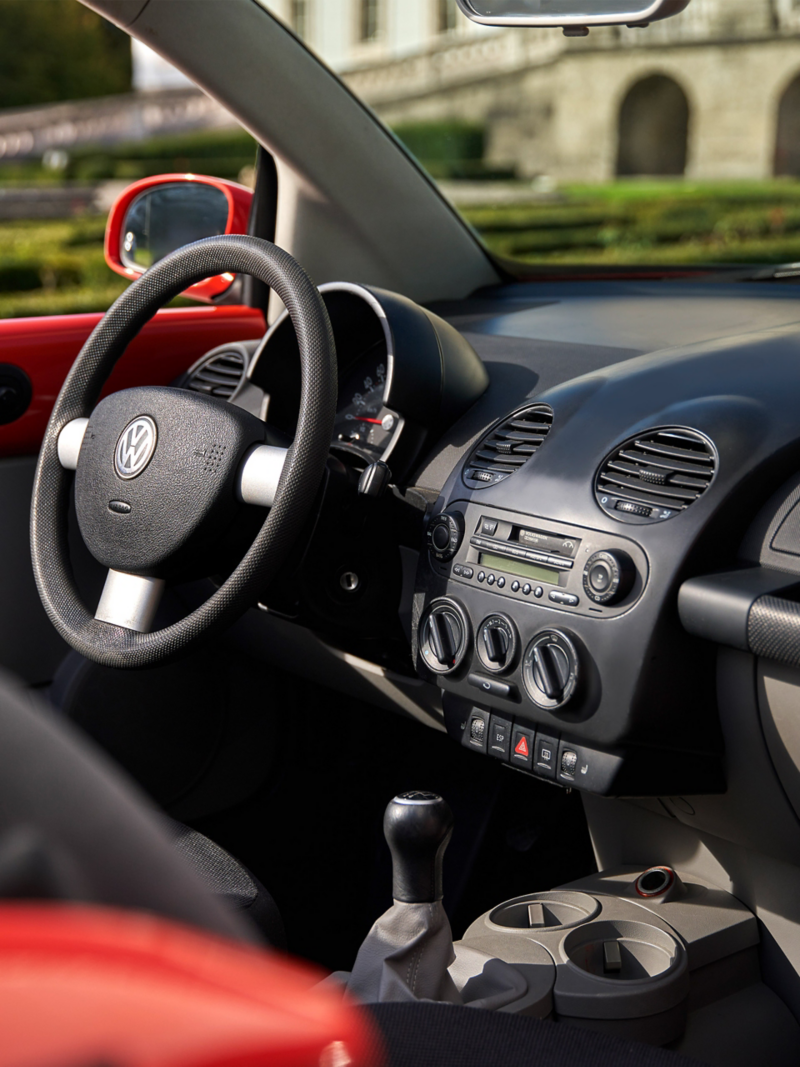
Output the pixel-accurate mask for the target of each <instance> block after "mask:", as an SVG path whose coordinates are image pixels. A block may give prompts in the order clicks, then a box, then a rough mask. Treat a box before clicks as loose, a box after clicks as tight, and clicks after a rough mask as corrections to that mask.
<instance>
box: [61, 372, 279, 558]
mask: <svg viewBox="0 0 800 1067" xmlns="http://www.w3.org/2000/svg"><path fill="white" fill-rule="evenodd" d="M140 420H141V421H140ZM129 430H131V431H132V433H133V437H132V438H131V436H130V435H129ZM264 431H265V425H264V423H263V422H262V421H261V420H260V419H257V418H255V417H254V416H253V415H251V414H249V413H248V412H246V411H243V410H241V409H240V408H236V407H233V406H232V405H231V404H228V403H226V402H225V401H222V400H217V399H215V398H214V397H209V396H205V395H203V394H197V393H191V392H187V391H185V390H182V389H170V388H166V387H163V386H150V387H144V388H139V389H126V390H123V391H121V392H118V393H113V394H112V395H111V396H109V397H107V398H106V399H105V400H103V401H102V402H101V403H100V404H98V406H97V407H96V408H95V410H94V411H93V412H92V416H91V419H90V421H89V425H88V427H87V429H86V435H85V437H84V439H83V445H82V447H81V452H80V457H79V461H78V469H77V473H76V478H75V505H76V509H77V514H78V525H79V526H80V531H81V534H82V536H83V539H84V541H85V542H86V545H87V547H88V548H89V550H90V552H91V553H92V555H93V556H94V557H95V559H97V560H98V561H99V562H100V563H102V564H104V565H105V566H106V567H112V568H114V569H115V570H120V571H126V572H129V573H132V574H147V575H151V576H158V577H167V576H168V573H167V572H168V570H169V571H170V572H171V571H174V570H175V569H176V568H179V567H180V566H182V565H185V564H186V562H187V560H188V559H189V558H190V557H191V556H193V555H194V553H195V552H196V551H198V550H199V549H201V548H206V547H207V546H208V545H209V543H211V542H213V541H214V540H215V539H216V538H218V537H219V536H220V534H221V533H222V532H223V531H224V530H225V529H226V528H227V527H228V526H229V524H230V522H231V520H232V519H233V518H234V516H235V514H236V512H237V509H238V507H239V505H238V504H237V501H236V479H237V472H238V470H239V466H240V464H241V462H242V458H243V457H244V454H245V453H246V452H247V450H248V449H249V448H250V447H251V446H252V445H254V444H257V443H262V442H263V440H264Z"/></svg>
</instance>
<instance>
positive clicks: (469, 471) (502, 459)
mask: <svg viewBox="0 0 800 1067" xmlns="http://www.w3.org/2000/svg"><path fill="white" fill-rule="evenodd" d="M552 425H553V412H552V409H551V408H549V407H547V406H546V405H545V404H537V405H536V406H535V407H530V408H525V409H524V410H523V411H518V412H516V413H515V414H514V415H511V416H510V417H509V418H508V419H506V421H505V422H503V423H501V424H500V425H499V426H497V427H495V429H494V430H492V432H491V433H490V434H489V435H488V436H487V437H484V438H483V440H482V441H481V443H480V444H479V445H478V447H477V448H476V449H475V450H474V452H473V453H472V455H471V456H470V457H469V460H468V461H467V465H466V467H465V469H464V482H465V484H466V485H468V486H469V487H470V489H482V488H484V486H487V485H495V484H496V483H497V482H502V480H503V479H504V478H508V477H509V476H510V475H512V474H513V473H514V472H515V471H518V470H519V469H520V467H524V465H525V464H526V463H527V462H528V460H529V459H530V458H531V456H532V455H533V454H534V452H536V451H537V450H538V449H539V447H540V446H541V445H542V443H543V442H544V439H545V437H547V435H548V434H549V433H550V428H551V427H552Z"/></svg>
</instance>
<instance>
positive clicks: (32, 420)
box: [0, 305, 266, 457]
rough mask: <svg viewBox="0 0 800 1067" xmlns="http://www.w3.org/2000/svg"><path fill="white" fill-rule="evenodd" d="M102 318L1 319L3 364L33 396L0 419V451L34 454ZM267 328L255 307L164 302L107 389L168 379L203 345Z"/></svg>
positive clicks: (161, 382) (256, 334) (246, 337)
mask: <svg viewBox="0 0 800 1067" xmlns="http://www.w3.org/2000/svg"><path fill="white" fill-rule="evenodd" d="M101 318H102V315H100V314H92V315H53V316H47V317H44V318H29V319H4V320H2V321H0V363H12V364H14V365H16V366H17V367H21V368H22V370H24V371H25V373H26V374H27V375H28V377H29V378H30V379H31V384H32V386H33V399H32V401H31V404H30V407H29V408H28V410H27V411H26V412H25V414H24V415H23V416H22V417H21V418H19V419H17V420H16V422H12V423H9V424H8V425H6V426H0V457H4V456H19V455H35V454H36V453H37V452H38V451H39V445H40V444H41V441H42V437H43V436H44V431H45V427H46V426H47V420H48V419H49V418H50V412H51V411H52V408H53V403H54V402H55V398H56V396H57V395H58V391H59V390H60V388H61V386H62V384H63V382H64V379H65V378H66V376H67V373H68V371H69V369H70V367H71V366H72V363H73V362H74V360H75V357H76V356H77V354H78V352H80V350H81V346H82V345H83V343H84V342H85V341H86V339H87V337H88V336H89V334H90V333H91V332H92V330H93V329H94V328H95V326H96V325H97V323H98V322H99V321H100V319H101ZM265 329H266V326H265V323H264V318H263V315H262V314H261V312H260V311H258V310H256V309H255V308H249V307H244V306H238V305H236V306H235V305H230V306H227V305H225V306H222V307H191V308H168V309H166V310H164V311H159V312H158V314H157V315H156V316H155V317H154V318H153V319H152V320H151V321H150V322H148V323H147V325H146V326H145V327H144V329H143V330H142V331H141V333H140V334H139V335H138V337H136V338H134V340H133V341H131V343H130V345H128V349H127V351H126V353H125V355H124V356H123V357H122V359H121V360H120V361H119V363H118V364H117V366H116V368H115V370H114V373H113V374H112V376H111V378H110V380H109V383H108V385H107V387H106V389H105V390H104V395H105V393H109V392H114V391H116V390H117V389H128V388H130V387H131V386H133V385H168V384H169V383H170V382H171V381H172V380H173V379H174V378H176V377H177V376H178V375H179V374H180V373H181V372H182V371H185V370H186V369H187V368H188V367H189V366H191V364H192V363H193V362H194V361H195V360H196V359H198V358H199V357H200V356H202V354H203V353H204V352H207V351H208V350H209V349H211V348H214V347H216V345H221V344H224V343H225V342H227V341H247V340H252V339H254V338H257V337H260V336H261V335H262V334H263V333H264V331H265Z"/></svg>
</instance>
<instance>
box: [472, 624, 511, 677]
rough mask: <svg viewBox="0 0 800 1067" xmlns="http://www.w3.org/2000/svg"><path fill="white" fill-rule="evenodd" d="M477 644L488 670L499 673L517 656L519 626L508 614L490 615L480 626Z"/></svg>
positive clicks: (476, 639) (479, 656) (482, 661)
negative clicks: (517, 626)
mask: <svg viewBox="0 0 800 1067" xmlns="http://www.w3.org/2000/svg"><path fill="white" fill-rule="evenodd" d="M475 645H476V648H477V650H478V658H479V659H480V661H481V663H482V664H483V666H484V667H485V668H486V670H487V671H492V672H493V673H494V674H499V673H500V672H501V671H505V670H507V669H508V668H509V667H512V666H513V665H514V662H515V660H516V658H517V628H516V626H515V625H514V623H513V622H512V621H511V619H509V618H508V616H506V615H490V616H489V617H488V619H484V620H483V622H482V623H481V624H480V626H479V627H478V632H477V636H476V638H475Z"/></svg>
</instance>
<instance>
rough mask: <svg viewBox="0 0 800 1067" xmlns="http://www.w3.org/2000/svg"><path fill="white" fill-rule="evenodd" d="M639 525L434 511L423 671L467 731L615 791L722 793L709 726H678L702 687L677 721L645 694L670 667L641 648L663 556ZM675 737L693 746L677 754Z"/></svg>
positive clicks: (479, 742) (480, 504)
mask: <svg viewBox="0 0 800 1067" xmlns="http://www.w3.org/2000/svg"><path fill="white" fill-rule="evenodd" d="M633 529H634V528H631V527H627V528H625V532H624V533H623V532H620V531H619V530H617V529H614V530H609V529H592V528H588V527H586V526H578V525H576V524H575V523H571V522H564V521H560V520H554V519H550V518H546V517H540V516H536V515H531V514H525V513H521V512H519V511H516V510H512V509H511V508H501V507H496V506H493V505H492V504H489V503H484V501H483V500H481V499H478V500H475V499H455V500H452V501H450V502H449V503H447V506H446V507H444V508H442V509H441V510H439V511H438V512H436V513H435V514H434V515H433V517H432V518H431V520H430V522H429V524H428V527H427V533H426V542H427V543H426V548H427V552H426V553H425V554H424V556H423V559H422V560H421V563H420V568H419V571H418V581H417V588H418V592H420V591H421V593H422V601H423V602H422V608H421V610H420V611H419V615H418V619H419V621H418V625H417V629H416V655H417V666H418V669H419V671H420V673H422V674H423V676H425V677H427V678H429V679H431V680H433V681H435V683H436V684H437V685H438V686H439V687H440V688H441V689H442V690H443V691H444V697H443V707H444V711H445V723H446V726H447V730H448V732H449V733H450V735H451V736H452V737H453V738H454V739H455V740H457V741H458V742H459V743H460V744H463V745H464V746H465V747H467V748H469V749H471V750H472V751H474V752H476V753H479V754H481V755H485V756H488V757H490V758H495V759H499V760H501V761H503V762H505V763H507V764H509V765H510V766H512V767H514V768H516V769H517V770H519V771H522V772H525V773H528V774H532V775H535V776H538V777H541V778H544V779H547V780H549V781H551V782H554V783H556V784H559V785H563V786H566V787H575V788H581V789H587V790H589V791H592V792H595V793H599V794H602V795H625V794H639V795H641V794H648V795H656V794H658V793H664V792H666V793H673V792H676V791H677V792H684V791H686V792H713V791H717V790H719V789H721V788H723V783H722V776H721V770H720V764H719V760H718V759H717V758H716V757H715V756H714V755H712V754H711V753H709V751H708V739H707V738H704V737H702V736H701V734H700V733H699V728H698V726H697V725H695V726H694V728H693V732H692V734H691V735H689V734H682V733H680V731H679V729H678V726H679V719H680V715H681V712H682V710H685V708H684V705H685V704H686V703H687V701H688V702H691V694H685V696H684V700H683V702H682V703H679V702H678V700H677V699H674V702H673V707H672V709H670V710H671V715H670V716H669V717H667V716H665V715H664V712H665V710H666V708H664V707H662V706H660V705H659V704H653V702H652V701H651V702H650V703H649V704H647V703H646V702H642V693H641V685H640V684H639V683H640V682H641V674H642V672H649V673H650V674H657V673H658V671H659V670H661V671H663V669H664V664H663V662H662V663H659V662H658V657H657V656H656V655H655V654H654V653H653V651H652V650H650V651H648V650H646V649H645V648H643V647H642V641H643V626H642V625H641V623H643V622H644V621H645V620H643V619H642V620H641V621H640V623H639V624H637V618H636V616H637V613H638V612H637V609H639V608H640V606H641V605H643V604H644V602H645V601H646V600H647V596H646V594H647V591H648V587H649V584H650V581H651V564H650V560H649V558H648V554H647V553H646V552H645V550H644V548H643V547H642V546H641V545H640V544H639V542H638V541H637V540H634V538H633V537H631V536H627V534H629V533H631V532H632V530H633ZM643 610H647V609H643ZM647 630H648V632H653V627H652V626H651V620H650V619H648V620H647ZM656 632H657V631H656ZM681 639H682V638H681V635H677V637H674V638H673V637H671V638H670V640H671V641H673V640H676V641H680V640H681ZM670 651H671V650H670V648H669V647H668V646H666V645H665V647H664V649H663V653H664V654H666V655H669V654H670ZM671 674H672V677H671V678H670V680H669V685H670V686H671V687H673V688H674V686H675V671H672V672H671ZM655 684H657V682H655ZM637 689H638V690H639V692H638V693H637ZM661 692H662V693H663V697H664V699H665V701H667V700H670V699H671V694H670V693H669V692H668V690H667V688H666V686H665V687H664V688H663V689H662V691H661ZM675 696H676V697H677V694H676V695H675ZM697 721H698V720H697V718H696V717H695V724H696V723H697ZM648 735H649V736H648ZM676 741H677V744H678V745H681V744H685V745H686V748H687V749H688V750H689V751H685V752H681V753H680V754H678V753H676V751H675V748H676ZM643 749H644V750H643Z"/></svg>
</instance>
